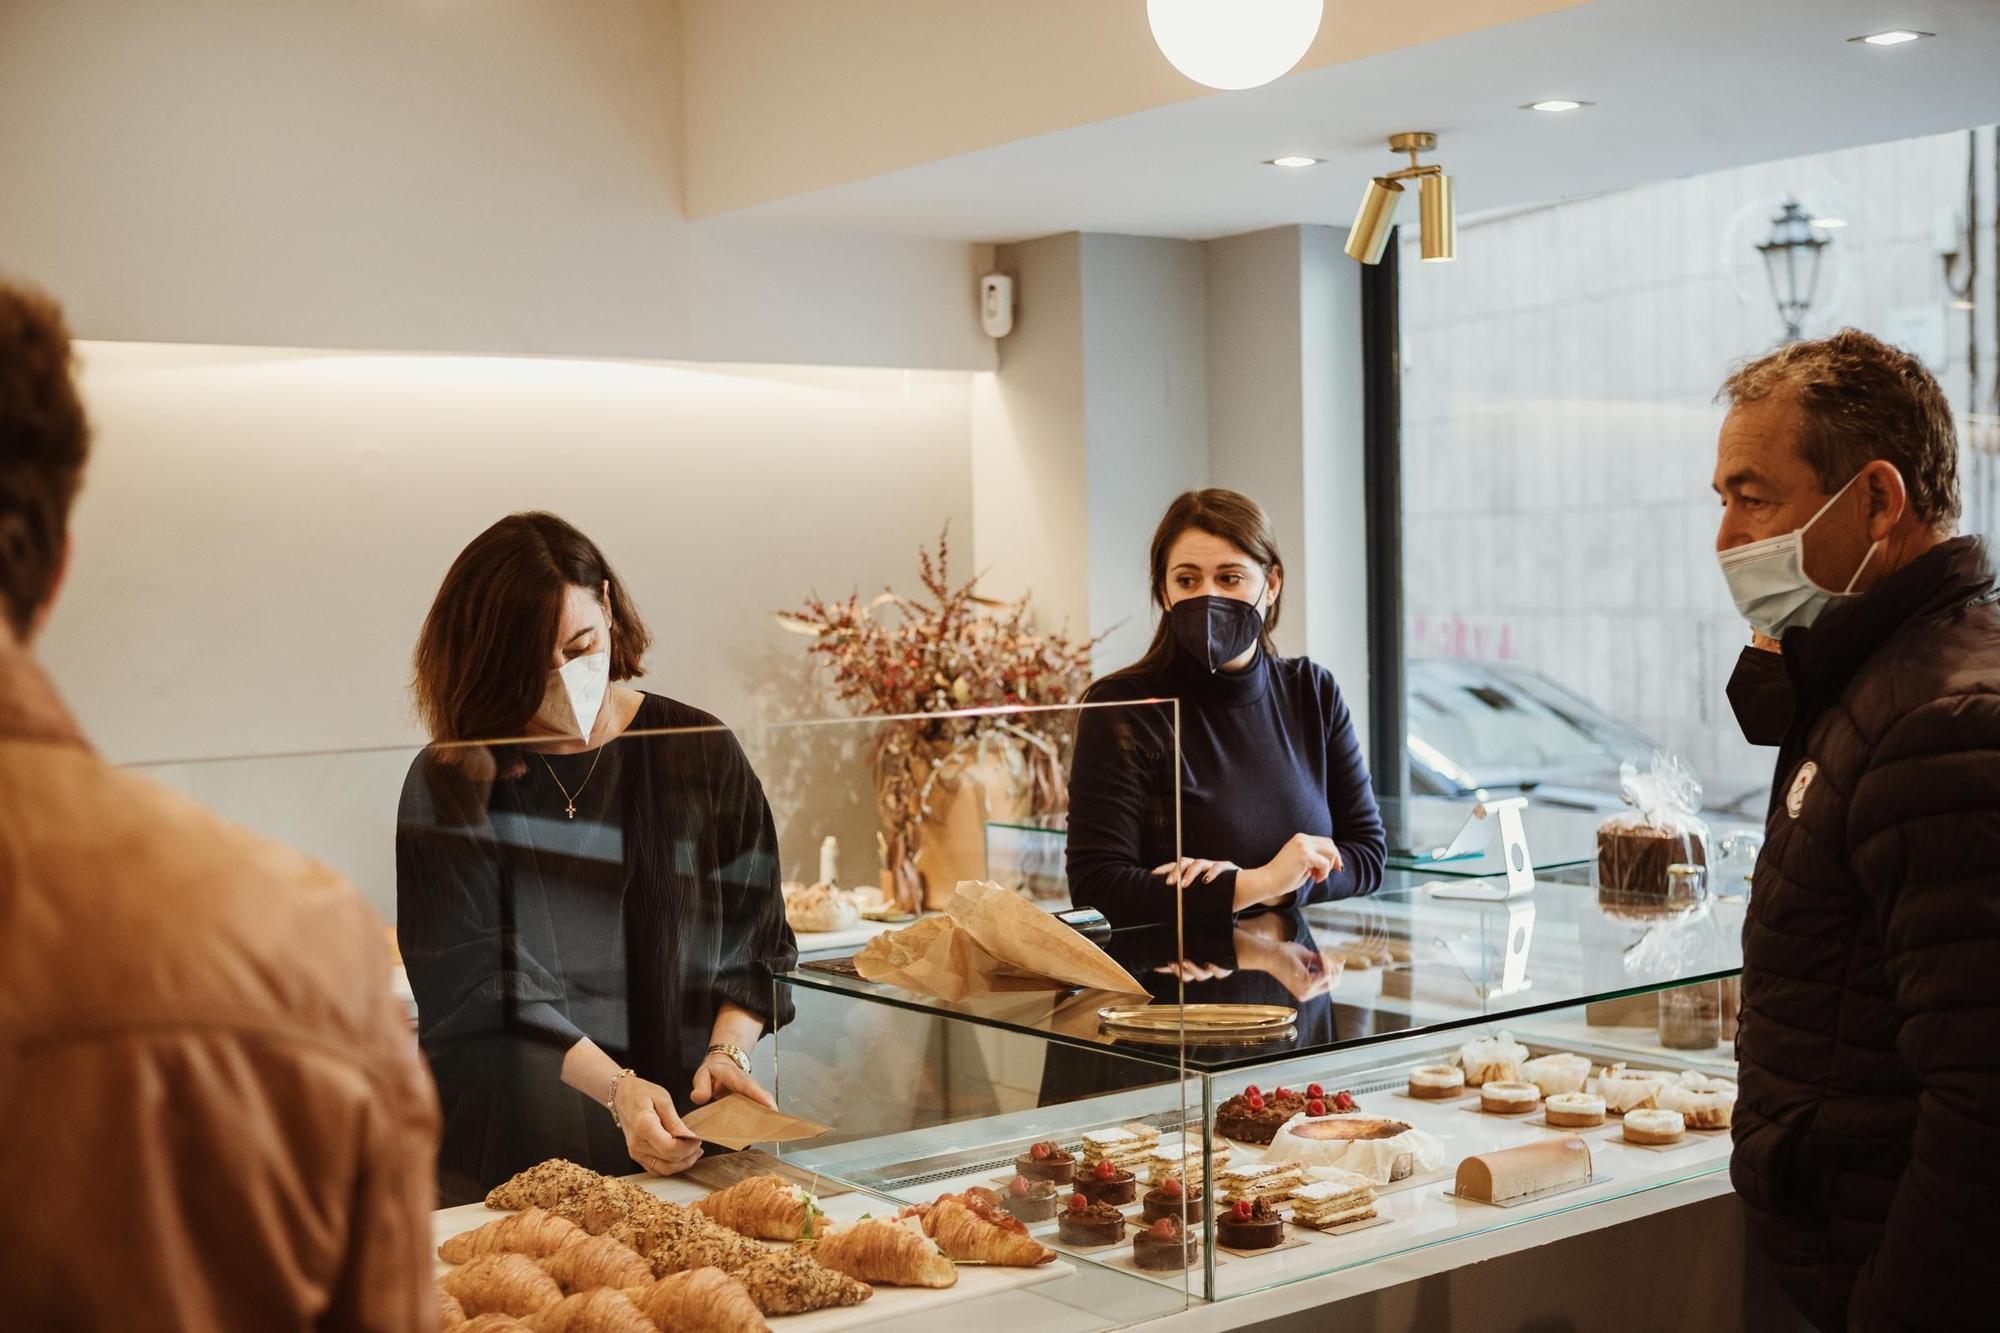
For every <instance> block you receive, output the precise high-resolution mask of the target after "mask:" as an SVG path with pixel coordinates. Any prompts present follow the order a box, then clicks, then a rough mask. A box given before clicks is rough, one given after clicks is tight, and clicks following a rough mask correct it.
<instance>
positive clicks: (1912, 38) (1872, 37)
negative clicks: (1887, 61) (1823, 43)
mask: <svg viewBox="0 0 2000 1333" xmlns="http://www.w3.org/2000/svg"><path fill="white" fill-rule="evenodd" d="M1935 36H1937V34H1936V33H1934V32H1917V31H1915V30H1913V29H1910V28H1891V29H1890V30H1889V31H1887V32H1874V33H1870V34H1868V35H1867V36H1866V37H1850V38H1848V39H1847V40H1848V41H1850V42H1861V43H1863V44H1865V45H1868V46H1901V45H1902V44H1903V43H1904V42H1917V41H1922V40H1923V39H1924V38H1926V37H1935Z"/></svg>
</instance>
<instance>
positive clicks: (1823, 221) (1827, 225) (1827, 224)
mask: <svg viewBox="0 0 2000 1333" xmlns="http://www.w3.org/2000/svg"><path fill="white" fill-rule="evenodd" d="M1812 224H1813V226H1815V227H1819V228H1822V229H1823V230H1826V231H1839V230H1840V229H1841V228H1842V227H1845V226H1846V225H1847V219H1846V218H1814V219H1813V220H1812Z"/></svg>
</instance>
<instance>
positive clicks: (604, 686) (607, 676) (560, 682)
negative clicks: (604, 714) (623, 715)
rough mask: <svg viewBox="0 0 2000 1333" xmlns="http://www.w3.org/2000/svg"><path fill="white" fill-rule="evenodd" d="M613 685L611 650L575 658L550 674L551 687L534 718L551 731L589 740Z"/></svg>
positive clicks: (544, 695) (543, 697)
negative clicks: (598, 713)
mask: <svg viewBox="0 0 2000 1333" xmlns="http://www.w3.org/2000/svg"><path fill="white" fill-rule="evenodd" d="M610 688H611V654H610V653H608V652H601V653H585V654H584V655H583V656H581V657H572V658H571V659H570V660H569V661H567V662H565V663H563V665H562V669H561V670H560V671H551V672H550V673H549V684H548V690H547V692H546V693H545V694H543V696H542V706H541V708H540V709H538V710H537V711H536V713H535V720H536V721H537V722H539V723H541V724H542V725H543V726H545V727H547V728H548V729H549V730H551V731H555V732H559V733H561V734H562V735H564V736H574V737H576V738H577V739H578V740H585V741H587V740H589V739H590V729H591V727H593V726H595V725H596V723H597V711H598V710H599V709H600V708H602V707H604V696H605V694H606V693H607V692H608V691H609V690H610Z"/></svg>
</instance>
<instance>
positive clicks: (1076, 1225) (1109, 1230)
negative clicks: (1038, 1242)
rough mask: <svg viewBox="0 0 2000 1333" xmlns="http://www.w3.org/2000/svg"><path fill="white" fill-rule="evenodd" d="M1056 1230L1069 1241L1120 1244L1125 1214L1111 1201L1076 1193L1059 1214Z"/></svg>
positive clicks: (1066, 1242) (1068, 1243)
mask: <svg viewBox="0 0 2000 1333" xmlns="http://www.w3.org/2000/svg"><path fill="white" fill-rule="evenodd" d="M1056 1232H1057V1234H1058V1235H1059V1236H1060V1237H1061V1238H1062V1243H1063V1244H1065V1245H1081V1246H1091V1245H1116V1244H1117V1243H1118V1241H1119V1239H1120V1238H1121V1237H1123V1236H1124V1234H1125V1214H1123V1213H1121V1212H1119V1211H1118V1209H1116V1208H1115V1207H1113V1206H1112V1205H1110V1204H1108V1203H1092V1202H1091V1201H1090V1200H1088V1199H1086V1198H1084V1197H1083V1196H1082V1195H1081V1194H1072V1195H1070V1196H1069V1207H1067V1208H1065V1209H1063V1210H1062V1212H1061V1214H1059V1215H1058V1216H1057V1218H1056Z"/></svg>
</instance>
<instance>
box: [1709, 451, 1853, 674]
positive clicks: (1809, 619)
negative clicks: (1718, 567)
mask: <svg viewBox="0 0 2000 1333" xmlns="http://www.w3.org/2000/svg"><path fill="white" fill-rule="evenodd" d="M1860 479H1861V474H1860V473H1858V472H1857V473H1855V474H1854V476H1853V478H1851V479H1850V480H1849V481H1848V483H1847V486H1842V487H1841V488H1840V489H1839V490H1837V491H1835V492H1834V493H1833V496H1832V498H1831V499H1829V500H1828V501H1827V502H1826V503H1825V504H1823V505H1821V506H1820V507H1819V513H1817V514H1814V515H1813V516H1812V517H1811V518H1809V519H1807V520H1806V521H1805V524H1804V526H1803V527H1800V528H1799V529H1798V530H1797V531H1796V532H1787V533H1784V534H1783V535H1781V536H1777V537H1767V538H1765V539H1764V540H1763V541H1761V542H1751V543H1750V544H1749V545H1748V546H1738V547H1735V548H1733V549H1731V550H1727V551H1724V552H1722V553H1721V555H1720V556H1719V557H1718V559H1719V560H1720V561H1721V563H1722V577H1723V578H1724V579H1725V580H1727V581H1728V583H1729V595H1730V596H1731V597H1733V598H1735V599H1736V609H1737V610H1738V611H1740V612H1742V613H1743V618H1744V619H1745V620H1747V621H1749V622H1750V627H1751V628H1752V629H1754V630H1756V631H1757V632H1758V633H1759V634H1767V635H1769V636H1770V637H1771V638H1774V639H1775V638H1778V637H1780V636H1782V635H1783V634H1784V632H1785V631H1786V630H1788V629H1792V628H1795V627H1797V626H1801V625H1810V624H1812V623H1813V622H1814V621H1815V620H1818V619H1819V617H1820V613H1821V612H1823V611H1825V610H1826V608H1827V607H1828V606H1830V605H1832V604H1833V602H1834V601H1835V600H1836V599H1837V598H1841V597H1847V596H1850V595H1852V594H1853V592H1854V585H1855V584H1856V583H1859V582H1860V581H1861V572H1862V570H1865V569H1867V568H1868V562H1869V561H1870V560H1873V559H1874V558H1875V543H1874V542H1870V543H1869V544H1868V554H1867V555H1864V556H1862V557H1861V564H1860V566H1859V567H1857V568H1856V569H1855V571H1854V577H1853V578H1851V579H1849V580H1848V581H1847V586H1846V587H1845V588H1842V589H1841V590H1840V591H1839V592H1835V591H1834V590H1833V589H1831V588H1822V587H1820V586H1819V584H1817V583H1814V582H1813V580H1812V576H1811V575H1810V574H1808V573H1806V546H1805V535H1806V528H1810V527H1811V526H1812V525H1813V524H1815V523H1817V522H1819V520H1820V518H1821V516H1822V515H1824V514H1825V513H1826V511H1827V510H1829V509H1831V508H1833V506H1834V502H1835V501H1836V500H1839V499H1840V497H1841V496H1843V495H1845V494H1847V490H1848V487H1849V486H1852V485H1854V483H1855V482H1856V481H1859V480H1860Z"/></svg>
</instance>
